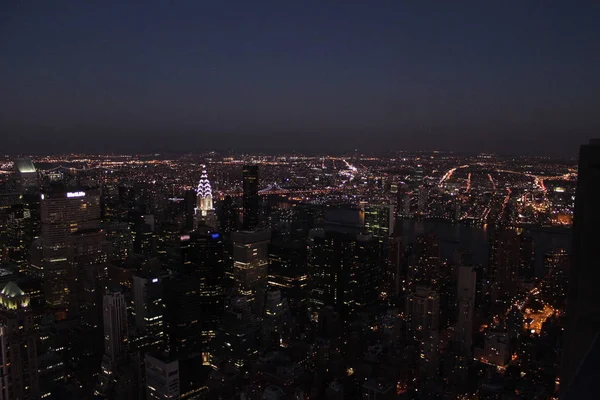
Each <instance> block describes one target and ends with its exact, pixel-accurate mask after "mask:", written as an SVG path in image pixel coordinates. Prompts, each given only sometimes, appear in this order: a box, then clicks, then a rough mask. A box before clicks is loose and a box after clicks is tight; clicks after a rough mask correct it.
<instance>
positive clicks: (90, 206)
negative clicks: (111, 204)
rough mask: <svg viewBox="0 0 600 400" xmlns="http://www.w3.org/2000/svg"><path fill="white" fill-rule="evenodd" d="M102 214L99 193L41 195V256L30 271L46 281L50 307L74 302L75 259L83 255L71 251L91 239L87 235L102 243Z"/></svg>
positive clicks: (63, 192) (47, 298)
mask: <svg viewBox="0 0 600 400" xmlns="http://www.w3.org/2000/svg"><path fill="white" fill-rule="evenodd" d="M100 213H101V208H100V192H99V191H98V190H93V189H90V190H78V191H66V190H64V189H54V190H50V191H48V192H46V193H42V195H41V223H42V225H41V231H42V232H41V233H42V235H41V239H42V243H41V244H42V246H41V257H38V258H37V259H36V258H35V257H34V258H33V265H31V268H30V270H32V271H37V273H36V274H37V275H38V276H40V277H41V278H43V279H44V281H45V287H44V295H45V297H46V302H47V304H48V305H49V306H51V307H55V308H66V309H68V308H69V305H70V303H72V302H73V295H74V292H75V288H74V285H75V280H76V271H75V267H76V265H75V264H73V262H74V259H73V257H74V256H76V255H78V254H80V253H78V252H73V251H72V249H73V247H75V248H77V246H78V245H77V243H78V242H80V241H82V240H83V241H87V240H88V239H87V233H91V234H93V235H94V236H95V237H96V239H97V240H100V241H103V235H100V236H98V235H97V232H98V231H97V230H98V228H99V227H100ZM75 234H76V235H75ZM97 247H98V248H100V247H101V246H100V245H99V244H98V246H97Z"/></svg>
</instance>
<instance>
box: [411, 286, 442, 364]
mask: <svg viewBox="0 0 600 400" xmlns="http://www.w3.org/2000/svg"><path fill="white" fill-rule="evenodd" d="M406 314H407V316H408V321H407V325H406V326H407V331H408V337H410V338H412V339H413V340H414V341H415V342H417V345H418V348H419V352H420V360H421V365H420V368H421V371H423V372H425V373H427V372H429V373H431V372H433V371H435V368H436V366H437V361H438V353H439V319H440V296H439V294H438V293H437V292H435V291H434V290H431V289H430V288H427V287H423V286H419V287H417V288H416V291H415V292H414V293H411V294H410V295H408V296H407V298H406Z"/></svg>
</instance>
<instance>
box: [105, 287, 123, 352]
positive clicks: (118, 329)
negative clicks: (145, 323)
mask: <svg viewBox="0 0 600 400" xmlns="http://www.w3.org/2000/svg"><path fill="white" fill-rule="evenodd" d="M102 310H103V317H104V318H103V319H104V353H105V355H106V356H108V358H109V359H110V360H111V362H115V361H117V360H118V359H119V358H120V357H122V356H123V355H124V354H125V351H126V349H127V334H128V332H127V307H126V304H125V297H124V296H123V294H122V293H120V292H108V293H106V294H105V295H104V297H103V299H102Z"/></svg>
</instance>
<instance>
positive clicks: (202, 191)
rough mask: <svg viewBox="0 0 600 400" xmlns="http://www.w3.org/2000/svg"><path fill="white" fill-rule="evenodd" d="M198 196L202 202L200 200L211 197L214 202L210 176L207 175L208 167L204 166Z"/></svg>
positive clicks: (197, 190)
mask: <svg viewBox="0 0 600 400" xmlns="http://www.w3.org/2000/svg"><path fill="white" fill-rule="evenodd" d="M196 195H197V196H198V200H200V198H203V199H205V198H207V197H210V199H211V200H212V188H211V187H210V181H209V180H208V175H207V173H206V165H202V176H201V177H200V181H199V182H198V188H197V189H196Z"/></svg>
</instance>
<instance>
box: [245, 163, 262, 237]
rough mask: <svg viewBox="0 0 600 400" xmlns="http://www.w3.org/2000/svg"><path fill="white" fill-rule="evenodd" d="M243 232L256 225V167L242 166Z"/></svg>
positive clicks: (257, 203)
mask: <svg viewBox="0 0 600 400" xmlns="http://www.w3.org/2000/svg"><path fill="white" fill-rule="evenodd" d="M243 178H244V230H247V231H251V230H253V229H255V228H256V226H257V225H258V208H259V198H258V165H244V172H243Z"/></svg>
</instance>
